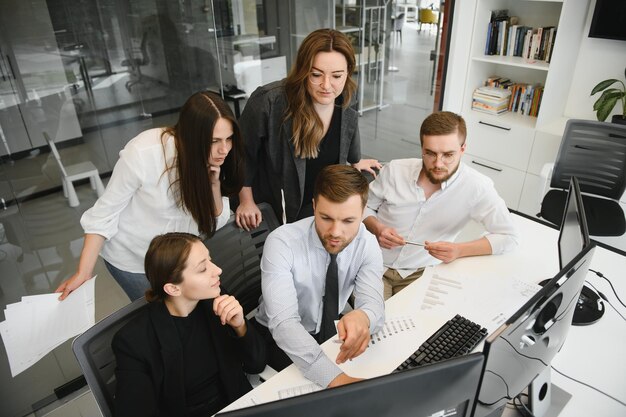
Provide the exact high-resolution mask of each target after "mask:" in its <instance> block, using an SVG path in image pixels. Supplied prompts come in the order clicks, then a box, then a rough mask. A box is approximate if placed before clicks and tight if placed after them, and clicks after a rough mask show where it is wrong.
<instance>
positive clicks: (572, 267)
mask: <svg viewBox="0 0 626 417" xmlns="http://www.w3.org/2000/svg"><path fill="white" fill-rule="evenodd" d="M594 248H595V245H593V244H590V245H587V246H586V247H585V248H584V249H583V250H582V252H580V253H579V254H578V255H576V256H575V257H574V259H573V260H572V261H571V262H570V263H569V264H567V265H566V266H565V268H563V269H561V270H560V271H559V273H558V274H557V275H556V276H555V277H554V278H552V279H551V280H550V281H548V283H547V284H546V285H545V286H544V287H543V288H542V289H541V290H539V292H537V293H536V294H535V295H534V296H533V297H532V298H531V299H530V300H528V302H526V304H524V305H523V306H522V307H521V308H520V309H519V310H518V311H517V312H516V313H515V314H513V316H512V317H511V318H509V319H508V320H507V321H506V323H504V324H503V325H502V326H500V328H498V329H497V330H496V331H495V332H494V333H492V334H491V335H489V337H488V338H487V340H486V342H485V348H484V350H483V352H484V354H485V358H486V359H485V370H484V372H483V377H482V380H481V385H480V389H479V391H478V398H477V401H476V410H475V413H474V416H475V417H483V416H499V415H500V414H502V409H503V408H504V406H505V405H506V403H507V401H509V400H511V399H513V398H514V397H516V396H517V395H518V394H520V393H521V392H522V391H523V390H524V388H526V387H527V386H528V385H530V384H531V382H532V381H533V380H534V379H535V378H536V377H537V375H539V374H540V373H542V372H543V371H544V370H545V369H546V368H548V367H549V366H550V362H551V361H552V358H553V357H554V356H555V355H556V354H557V352H558V351H559V350H560V349H561V347H562V346H563V343H564V342H565V338H566V336H567V333H568V331H569V328H570V324H571V322H572V316H573V315H574V309H575V307H576V303H577V300H578V296H579V294H580V291H581V289H582V286H583V283H584V282H585V277H586V275H587V271H588V269H589V264H590V263H591V259H592V257H593V252H594Z"/></svg>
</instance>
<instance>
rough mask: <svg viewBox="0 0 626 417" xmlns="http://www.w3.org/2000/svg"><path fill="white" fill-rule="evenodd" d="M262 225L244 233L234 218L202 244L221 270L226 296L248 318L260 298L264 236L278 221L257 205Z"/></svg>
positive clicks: (266, 207)
mask: <svg viewBox="0 0 626 417" xmlns="http://www.w3.org/2000/svg"><path fill="white" fill-rule="evenodd" d="M259 209H260V210H261V214H262V216H263V222H261V224H260V225H259V227H257V228H256V229H254V230H252V231H251V232H247V231H245V230H243V229H240V228H239V227H237V224H236V223H235V218H234V216H231V218H230V220H229V222H228V223H227V224H226V225H225V226H224V227H222V228H221V229H219V230H218V231H217V232H215V235H213V237H211V238H210V239H207V240H205V242H204V244H205V245H206V247H207V248H208V249H209V254H210V255H211V261H212V262H213V263H215V264H216V265H217V266H219V267H220V268H222V271H223V272H222V275H221V276H220V281H221V285H222V287H223V288H224V289H225V290H226V291H227V292H228V294H231V295H234V296H235V297H236V298H237V300H239V303H240V304H241V306H242V307H243V311H244V314H246V315H250V313H251V312H253V311H254V310H255V309H256V308H257V307H258V305H259V297H260V296H261V255H262V253H263V245H264V243H265V239H266V238H267V235H269V234H270V232H271V231H272V230H274V229H275V228H277V227H278V220H276V215H275V214H274V211H273V210H272V207H271V206H270V205H269V204H267V203H261V204H259Z"/></svg>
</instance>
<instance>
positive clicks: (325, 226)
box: [255, 165, 385, 387]
mask: <svg viewBox="0 0 626 417" xmlns="http://www.w3.org/2000/svg"><path fill="white" fill-rule="evenodd" d="M367 193H368V185H367V181H366V180H365V177H363V175H362V174H361V173H360V172H359V171H358V170H356V169H355V168H352V167H350V166H348V165H330V166H327V167H325V168H324V169H322V171H320V173H319V174H318V176H317V179H316V182H315V187H314V190H313V212H314V215H313V217H307V218H305V219H302V220H300V221H297V222H295V223H289V224H285V225H283V226H281V227H279V228H278V229H276V230H274V231H273V232H272V233H271V234H270V235H269V236H268V237H267V240H266V241H265V246H264V247H263V258H262V260H261V273H262V281H261V289H262V293H263V295H262V297H261V300H260V305H259V311H258V313H257V315H256V317H255V320H256V323H255V325H256V326H257V328H258V330H259V331H260V332H261V334H262V335H263V336H264V337H265V339H266V341H267V342H268V356H269V360H268V362H269V364H270V366H272V367H273V368H274V369H276V370H281V369H283V368H284V367H286V366H287V365H289V364H290V363H291V362H292V361H293V363H295V364H296V366H297V367H298V368H299V369H300V371H301V372H302V373H303V375H304V376H305V377H307V378H308V379H310V380H311V381H313V382H315V383H317V384H319V385H321V386H323V387H327V386H328V387H334V386H338V385H343V384H347V383H351V382H354V381H356V380H357V379H355V378H352V377H350V376H349V375H346V374H344V373H343V372H342V371H341V369H340V368H339V367H338V366H337V364H341V363H343V362H345V361H346V360H349V359H352V358H355V357H357V356H359V355H360V354H361V353H363V352H364V351H365V349H366V348H367V346H368V344H369V340H370V335H371V334H373V333H376V332H377V331H379V330H380V328H381V327H382V325H383V323H384V321H385V318H384V301H383V285H382V282H381V278H380V277H381V276H382V274H383V260H382V255H381V250H380V247H379V246H378V243H377V242H376V238H375V237H374V236H373V235H372V234H371V233H370V232H368V231H367V230H366V229H365V226H364V225H363V224H362V220H363V210H364V207H365V203H366V202H367ZM353 293H354V309H353V310H352V311H349V312H347V313H346V314H345V315H343V316H341V315H340V313H341V312H342V311H344V309H345V307H346V304H347V302H348V298H349V297H350V295H351V294H353ZM335 320H339V321H338V324H337V330H338V334H337V335H335V334H336V331H335V325H334V321H335ZM270 333H271V335H270ZM330 337H333V338H335V339H336V340H337V341H338V342H341V348H340V351H339V354H338V356H337V357H336V358H329V357H327V356H326V355H325V354H324V352H323V351H322V349H321V348H320V346H319V344H320V343H323V342H324V341H326V340H327V339H328V338H330Z"/></svg>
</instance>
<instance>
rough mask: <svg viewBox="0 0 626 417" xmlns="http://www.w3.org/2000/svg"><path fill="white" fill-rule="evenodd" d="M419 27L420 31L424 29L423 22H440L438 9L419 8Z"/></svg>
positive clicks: (435, 23)
mask: <svg viewBox="0 0 626 417" xmlns="http://www.w3.org/2000/svg"><path fill="white" fill-rule="evenodd" d="M418 20H419V29H417V31H418V32H421V31H422V24H427V25H435V26H437V25H438V24H439V15H438V14H437V12H436V11H434V10H431V9H419V18H418Z"/></svg>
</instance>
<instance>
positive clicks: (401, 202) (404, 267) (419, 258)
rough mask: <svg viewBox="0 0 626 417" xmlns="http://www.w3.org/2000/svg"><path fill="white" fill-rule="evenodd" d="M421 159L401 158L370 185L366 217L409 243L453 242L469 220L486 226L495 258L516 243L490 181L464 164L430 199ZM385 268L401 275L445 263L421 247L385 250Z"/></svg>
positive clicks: (502, 202) (514, 232) (504, 210)
mask: <svg viewBox="0 0 626 417" xmlns="http://www.w3.org/2000/svg"><path fill="white" fill-rule="evenodd" d="M421 170H422V160H421V159H397V160H394V161H391V162H390V163H389V164H387V165H385V166H384V167H383V169H382V170H381V171H380V173H379V175H378V177H377V178H376V180H374V181H373V182H371V183H370V190H369V198H368V200H367V207H366V209H365V217H364V218H367V217H369V216H375V217H377V218H378V220H379V221H380V222H381V223H383V224H384V225H385V226H389V227H393V228H395V229H396V231H397V232H398V234H399V235H400V236H402V237H403V238H404V239H405V240H409V241H413V242H420V243H423V242H424V241H429V242H437V241H450V242H451V241H454V240H455V239H456V237H457V236H458V235H459V233H460V232H461V230H462V229H463V227H464V226H465V225H466V224H467V222H468V221H469V220H470V219H473V220H475V221H476V222H478V223H481V224H482V225H483V226H484V228H485V230H486V231H487V234H486V236H485V237H486V238H487V239H488V240H489V243H490V244H491V249H492V253H493V254H500V253H503V252H506V251H509V250H511V249H513V248H514V247H515V246H516V245H517V241H518V233H517V230H516V229H515V225H514V224H513V220H512V218H511V214H510V213H509V211H508V209H507V207H506V204H505V203H504V200H502V198H500V196H499V195H498V193H497V191H496V190H495V188H494V186H493V182H492V181H491V179H489V177H487V176H485V175H483V174H481V173H479V172H478V171H476V170H474V169H472V168H470V167H469V166H467V165H465V164H463V163H461V164H460V165H459V169H458V170H457V172H456V173H455V174H454V175H453V176H452V177H451V178H450V179H449V180H448V181H445V182H443V183H442V184H441V189H440V190H438V191H436V192H434V193H433V194H432V195H431V196H430V198H428V199H426V196H425V194H424V190H423V189H422V188H421V187H420V186H419V185H418V184H417V180H418V178H419V174H420V172H421ZM382 251H383V261H384V264H385V267H387V268H393V269H396V270H397V271H398V273H399V274H400V275H401V276H402V277H406V276H408V275H410V274H411V273H412V272H415V270H416V269H418V268H423V267H426V266H430V265H436V264H438V263H441V261H440V260H438V259H437V258H434V257H432V256H431V255H429V254H428V252H427V251H426V250H425V249H424V248H423V247H422V246H416V245H409V244H407V245H404V246H397V247H395V248H393V249H384V248H383V249H382Z"/></svg>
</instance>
